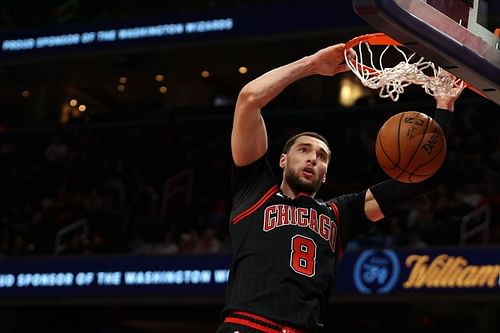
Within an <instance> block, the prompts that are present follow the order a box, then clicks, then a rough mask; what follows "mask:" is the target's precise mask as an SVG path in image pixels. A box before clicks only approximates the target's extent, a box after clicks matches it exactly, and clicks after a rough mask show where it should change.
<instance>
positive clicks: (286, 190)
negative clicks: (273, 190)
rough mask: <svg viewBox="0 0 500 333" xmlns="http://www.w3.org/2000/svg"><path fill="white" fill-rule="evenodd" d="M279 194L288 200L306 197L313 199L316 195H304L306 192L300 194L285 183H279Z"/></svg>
mask: <svg viewBox="0 0 500 333" xmlns="http://www.w3.org/2000/svg"><path fill="white" fill-rule="evenodd" d="M280 189H281V193H283V195H284V196H286V197H288V198H290V199H295V198H297V197H299V196H308V197H311V198H314V196H315V195H316V193H306V192H300V191H294V190H293V189H292V188H291V187H290V186H289V185H288V184H287V183H286V182H285V181H283V182H282V183H281V187H280Z"/></svg>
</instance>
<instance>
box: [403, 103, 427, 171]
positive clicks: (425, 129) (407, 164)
mask: <svg viewBox="0 0 500 333" xmlns="http://www.w3.org/2000/svg"><path fill="white" fill-rule="evenodd" d="M405 114H406V112H403V114H402V115H401V119H400V120H399V126H398V149H400V147H399V145H400V143H401V141H400V131H401V121H402V119H403V117H404V115H405ZM429 123H430V118H429V117H428V116H427V124H426V125H425V128H424V131H423V133H424V134H422V136H421V138H420V142H419V143H418V145H417V146H416V148H415V151H414V152H413V155H412V156H411V158H410V159H409V160H408V162H407V163H406V165H405V166H404V167H402V168H401V169H402V170H404V172H406V173H407V174H409V175H411V174H412V172H409V171H408V170H407V169H406V168H407V167H408V166H409V165H410V163H411V162H412V161H413V159H414V158H415V156H416V155H417V152H418V149H419V148H420V146H421V145H422V142H423V141H424V137H425V133H427V129H428V128H429ZM399 155H401V152H399ZM402 174H403V172H401V173H400V174H399V175H398V176H397V177H396V179H399V177H401V175H402ZM408 180H410V177H408Z"/></svg>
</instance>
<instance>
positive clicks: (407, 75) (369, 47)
mask: <svg viewBox="0 0 500 333" xmlns="http://www.w3.org/2000/svg"><path fill="white" fill-rule="evenodd" d="M351 50H352V51H351ZM344 56H345V61H346V64H347V65H348V67H349V68H350V69H351V71H352V72H353V73H354V74H355V75H356V76H357V77H358V78H359V79H360V80H361V83H362V84H363V85H364V86H365V87H368V88H371V89H379V96H380V97H382V98H388V97H389V98H391V99H392V100H393V101H394V102H396V101H397V100H398V99H399V95H401V94H402V93H404V91H405V88H406V87H407V86H409V85H410V84H416V85H420V86H422V88H423V89H424V90H425V92H426V93H427V94H429V95H431V96H441V97H445V96H457V95H458V94H460V92H461V91H462V90H463V89H464V88H465V87H470V85H468V84H467V83H465V82H464V81H462V80H461V79H459V78H457V77H455V76H454V75H453V74H451V73H449V72H447V71H445V70H444V69H442V68H441V67H439V66H437V65H435V64H434V63H433V62H432V61H429V60H426V59H425V58H423V57H420V56H418V55H417V54H416V53H413V52H411V51H410V50H408V49H407V48H406V47H404V45H402V44H401V43H399V42H397V41H396V40H394V39H392V38H391V37H389V36H387V35H385V34H383V33H374V34H367V35H362V36H358V37H355V38H353V39H351V40H350V41H348V42H347V43H346V45H345V50H344ZM473 90H474V89H473ZM474 91H476V90H474ZM476 92H477V91H476Z"/></svg>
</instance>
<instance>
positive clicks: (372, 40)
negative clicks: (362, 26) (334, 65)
mask: <svg viewBox="0 0 500 333" xmlns="http://www.w3.org/2000/svg"><path fill="white" fill-rule="evenodd" d="M361 42H366V43H368V44H370V45H394V46H402V45H403V44H401V43H400V42H398V41H397V40H395V39H393V38H391V37H389V36H387V35H386V34H384V33H383V32H377V33H374V34H366V35H361V36H357V37H354V38H353V39H351V40H350V41H348V42H347V43H345V46H344V48H345V49H346V50H349V49H352V48H353V47H354V46H356V45H359V43H361Z"/></svg>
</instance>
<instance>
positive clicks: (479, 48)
mask: <svg viewBox="0 0 500 333" xmlns="http://www.w3.org/2000/svg"><path fill="white" fill-rule="evenodd" d="M352 4H353V9H354V11H355V12H356V13H357V14H358V15H359V16H360V17H361V18H363V19H364V20H365V21H367V22H368V23H369V24H370V25H371V26H373V27H374V28H375V29H378V30H379V31H381V32H384V33H386V34H387V35H388V36H390V37H392V38H394V39H395V40H397V41H399V42H400V43H401V44H403V45H404V46H405V47H407V48H409V49H411V50H412V51H414V52H416V53H417V54H418V55H420V56H422V57H425V58H426V59H428V60H431V61H433V62H435V63H436V64H437V65H439V66H441V67H442V68H444V69H446V70H448V71H449V72H451V73H453V74H454V75H456V76H457V77H459V78H461V79H463V80H464V81H466V82H468V83H469V84H471V85H473V86H474V87H475V88H476V89H478V90H479V91H481V92H483V93H484V95H486V96H487V97H488V98H490V99H491V100H492V101H494V102H496V103H497V104H499V105H500V50H499V49H498V48H499V42H498V38H496V36H495V35H494V34H493V33H491V35H492V36H494V37H492V38H493V39H490V40H485V39H484V38H482V37H480V36H479V35H478V34H476V33H474V32H472V31H471V30H469V29H467V28H466V27H464V26H462V25H460V24H459V23H458V22H456V21H454V20H453V19H451V18H450V17H448V16H446V15H445V14H443V13H442V12H440V11H439V10H437V9H435V8H434V7H432V6H431V5H429V4H427V3H426V2H425V1H422V0H352ZM424 12H425V14H424ZM423 15H425V20H424V19H423V18H422V17H423ZM426 20H428V21H429V22H430V24H429V23H428V22H426ZM485 30H486V29H485ZM495 38H496V39H497V41H496V43H492V41H494V40H495ZM443 50H446V52H443Z"/></svg>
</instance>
